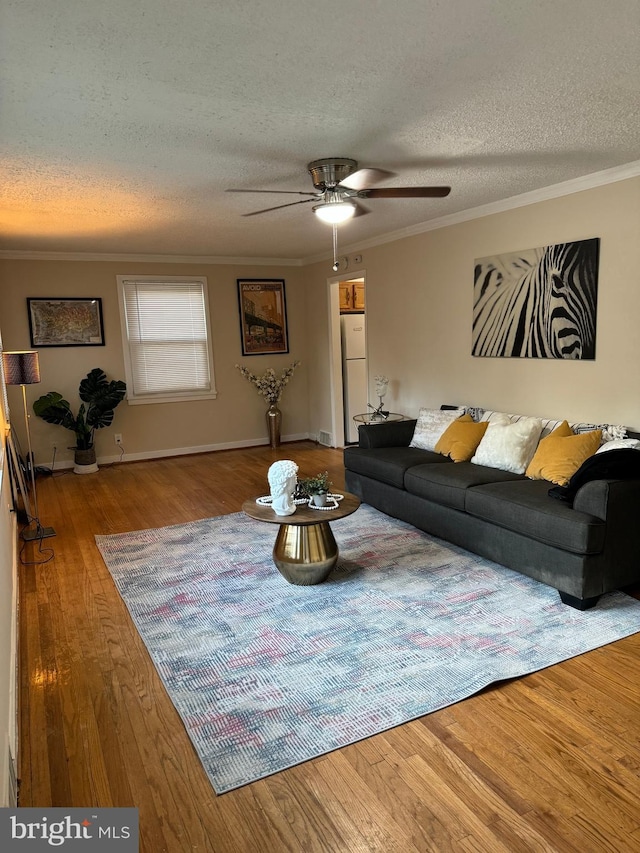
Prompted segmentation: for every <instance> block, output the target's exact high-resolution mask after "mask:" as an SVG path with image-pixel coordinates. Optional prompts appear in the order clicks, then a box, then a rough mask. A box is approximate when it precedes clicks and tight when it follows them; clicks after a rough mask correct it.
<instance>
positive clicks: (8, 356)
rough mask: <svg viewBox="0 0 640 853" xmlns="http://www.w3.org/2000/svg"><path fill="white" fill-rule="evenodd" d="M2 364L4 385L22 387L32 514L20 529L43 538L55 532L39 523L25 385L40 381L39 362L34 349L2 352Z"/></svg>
mask: <svg viewBox="0 0 640 853" xmlns="http://www.w3.org/2000/svg"><path fill="white" fill-rule="evenodd" d="M2 365H3V368H4V381H5V385H20V387H21V388H22V404H23V406H24V422H25V426H26V428H27V447H28V452H29V455H28V457H27V459H28V465H27V467H28V468H29V469H30V471H31V488H32V490H33V508H34V516H33V518H30V519H29V525H28V526H27V527H26V528H25V529H24V530H23V531H22V533H21V536H22V538H23V539H24V540H25V541H27V542H30V541H32V540H33V539H45V538H47V537H48V536H55V535H56V532H55V530H54V529H53V527H43V526H42V525H41V524H40V514H39V512H38V495H37V492H36V475H35V472H34V468H35V462H34V459H33V451H32V450H31V429H30V427H29V411H28V409H27V388H26V386H27V385H35V384H36V383H37V382H40V362H39V361H38V353H37V352H35V350H23V351H22V352H3V353H2ZM32 522H35V525H36V526H35V528H32V529H29V527H30V525H31V523H32Z"/></svg>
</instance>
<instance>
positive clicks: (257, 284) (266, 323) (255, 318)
mask: <svg viewBox="0 0 640 853" xmlns="http://www.w3.org/2000/svg"><path fill="white" fill-rule="evenodd" d="M237 282H238V305H239V309H240V336H241V339H242V355H271V354H274V353H286V352H289V333H288V329H287V303H286V299H285V293H284V279H281V278H253V279H248V278H239V279H237Z"/></svg>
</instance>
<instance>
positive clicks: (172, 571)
mask: <svg viewBox="0 0 640 853" xmlns="http://www.w3.org/2000/svg"><path fill="white" fill-rule="evenodd" d="M332 529H333V531H334V533H335V537H336V540H337V542H338V545H339V547H340V561H339V564H338V566H337V568H336V570H335V571H334V572H333V573H332V574H331V575H330V577H329V579H328V580H327V581H326V582H325V583H323V584H319V585H317V586H292V585H291V584H289V583H287V582H286V580H285V579H284V578H283V577H282V576H281V575H280V574H279V572H278V571H277V570H276V568H275V567H274V565H273V563H272V560H271V550H272V547H273V542H274V538H275V533H276V528H275V527H274V526H273V525H270V524H262V523H260V522H258V521H253V520H252V519H249V518H248V517H246V516H245V515H244V514H242V513H237V514H234V515H225V516H221V517H219V518H210V519H205V520H203V521H197V522H193V523H191V524H183V525H177V526H174V527H165V528H160V529H157V530H142V531H138V532H135V533H124V534H120V535H115V536H97V537H96V540H97V543H98V547H99V548H100V551H101V553H102V555H103V557H104V560H105V562H106V564H107V566H108V568H109V571H110V572H111V574H112V576H113V578H114V580H115V583H116V585H117V587H118V589H119V591H120V594H121V595H122V598H123V599H124V601H125V602H126V605H127V607H128V608H129V611H130V613H131V615H132V617H133V620H134V622H135V624H136V626H137V629H138V631H139V632H140V635H141V636H142V638H143V640H144V642H145V643H146V645H147V648H148V649H149V652H150V654H151V657H152V659H153V661H154V663H155V665H156V667H157V669H158V672H159V673H160V675H161V677H162V679H163V681H164V684H165V686H166V688H167V690H168V693H169V696H170V697H171V699H172V701H173V703H174V704H175V706H176V708H177V710H178V712H179V713H180V715H181V717H182V719H183V721H184V724H185V726H186V728H187V731H188V732H189V735H190V737H191V739H192V741H193V744H194V746H195V748H196V750H197V752H198V754H199V756H200V758H201V760H202V762H203V764H204V767H205V769H206V771H207V773H208V774H209V778H210V779H211V782H212V784H213V787H214V788H215V790H216V791H217V792H218V793H222V792H224V791H229V790H231V789H233V788H237V787H239V786H240V785H244V784H246V783H248V782H252V781H255V780H256V779H260V778H262V777H264V776H268V775H270V774H272V773H276V772H277V771H279V770H283V769H285V768H287V767H291V766H293V765H295V764H298V763H300V762H302V761H306V760H308V759H310V758H314V757H315V756H318V755H322V754H324V753H327V752H330V751H331V750H334V749H337V748H338V747H341V746H345V745H346V744H350V743H354V742H355V741H357V740H361V739H362V738H366V737H368V736H370V735H373V734H375V733H377V732H381V731H384V730H385V729H389V728H391V727H393V726H397V725H399V724H400V723H404V722H407V721H408V720H412V719H415V718H416V717H420V716H423V715H424V714H428V713H430V712H431V711H435V710H437V709H438V708H443V707H445V706H446V705H450V704H452V703H454V702H458V701H460V700H461V699H465V698H467V697H469V696H471V695H473V694H474V693H476V692H477V691H479V690H481V689H482V688H483V687H486V686H487V685H488V684H491V683H492V682H495V681H500V680H502V679H507V678H513V677H515V676H521V675H525V674H526V673H530V672H534V671H536V670H539V669H543V668H544V667H547V666H550V665H551V664H554V663H557V662H559V661H562V660H566V659H567V658H570V657H573V656H575V655H579V654H582V653H583V652H586V651H589V650H590V649H594V648H596V647H598V646H602V645H605V644H607V643H611V642H613V641H614V640H617V639H620V638H622V637H625V636H628V635H630V634H633V633H635V632H637V631H640V601H636V600H635V599H633V598H631V597H629V596H626V595H624V594H622V593H612V594H610V595H607V596H604V597H603V598H602V599H601V601H600V602H599V604H598V605H597V607H596V608H594V609H593V610H588V611H586V612H584V613H580V612H579V611H577V610H574V609H572V608H570V607H566V606H564V605H563V604H561V603H560V600H559V597H558V594H557V592H556V591H555V590H553V589H551V588H550V587H547V586H544V585H542V584H539V583H537V582H536V581H533V580H530V579H529V578H526V577H523V576H522V575H519V574H517V573H515V572H512V571H509V570H508V569H505V568H503V567H501V566H497V565H496V564H494V563H490V562H488V561H486V560H483V559H481V558H479V557H476V556H475V555H473V554H469V553H468V552H466V551H463V550H462V549H460V548H456V547H454V546H451V545H448V544H447V543H445V542H442V541H441V540H436V539H432V538H430V537H429V536H427V535H426V534H424V533H421V532H419V531H417V530H415V529H414V528H413V527H411V526H409V525H407V524H404V523H402V522H399V521H396V520H395V519H391V518H388V517H387V516H385V515H383V514H382V513H379V512H377V511H376V510H374V509H372V508H370V507H368V506H362V507H361V508H360V509H359V510H358V512H357V513H355V515H352V516H350V517H349V518H345V519H342V520H341V521H337V522H334V523H332Z"/></svg>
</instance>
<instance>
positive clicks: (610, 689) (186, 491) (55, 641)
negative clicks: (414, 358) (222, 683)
mask: <svg viewBox="0 0 640 853" xmlns="http://www.w3.org/2000/svg"><path fill="white" fill-rule="evenodd" d="M286 458H293V459H295V460H296V461H297V462H298V464H299V465H300V469H301V474H307V475H310V474H314V473H316V472H317V471H320V470H325V469H327V470H328V471H329V473H330V476H331V478H332V480H333V482H334V485H335V487H336V488H340V487H342V486H344V469H343V467H342V452H341V451H338V450H331V449H327V448H322V447H318V446H317V445H315V444H313V443H311V442H299V443H295V444H290V445H283V447H281V448H279V449H278V450H271V449H269V448H253V449H249V450H241V451H240V450H234V451H222V452H218V453H210V454H203V455H199V456H190V457H178V458H172V459H165V460H155V461H150V462H140V463H134V464H122V465H113V466H111V467H103V468H101V469H100V471H99V473H97V474H92V475H87V476H78V475H74V474H72V473H62V474H61V473H56V474H55V475H54V476H53V477H47V478H41V479H40V480H39V483H38V489H39V492H38V493H39V503H40V512H41V516H42V521H43V523H44V524H47V525H52V526H53V527H54V528H55V529H56V532H57V535H56V537H55V538H52V539H47V540H44V542H43V543H42V550H41V551H40V552H39V550H38V548H37V546H36V545H34V544H27V545H26V546H25V547H24V548H23V551H22V558H23V560H27V561H29V560H42V559H44V558H45V557H46V556H48V555H49V554H48V549H52V550H53V558H52V559H51V560H50V561H49V562H46V563H42V564H39V565H23V566H21V567H20V608H21V612H20V672H21V690H20V699H21V714H20V733H21V749H20V766H19V775H20V805H21V806H49V805H53V806H96V807H98V806H137V807H138V808H139V810H140V827H141V842H140V850H141V851H143V852H144V853H161V851H167V853H182V851H214V853H280V851H294V852H295V853H297V851H304V853H365V851H367V853H368V852H369V851H380V853H382V851H384V853H394V852H395V853H413V851H435V852H436V853H445V851H455V853H460V852H462V853H467V852H468V853H471V851H474V853H479V851H481V853H484V851H487V853H520V851H536V853H543V851H544V853H552V852H553V853H577V851H581V853H633V851H640V780H639V773H640V742H639V735H640V635H636V636H633V637H630V638H628V639H625V640H622V641H620V642H618V643H615V644H612V645H610V646H608V647H605V648H601V649H597V650H596V651H594V652H590V653H589V654H586V655H582V656H581V657H578V658H575V659H573V660H570V661H567V662H565V663H562V664H559V665H557V666H554V667H551V668H549V669H547V670H544V671H543V672H539V673H536V674H534V675H530V676H528V677H526V678H522V679H518V680H515V681H511V682H507V683H503V684H500V685H497V686H494V687H491V688H489V689H487V690H485V691H483V692H482V693H480V694H479V695H477V696H474V697H473V698H471V699H468V700H466V701H464V702H461V703H459V704H457V705H454V706H452V707H450V708H446V709H444V710H442V711H439V712H437V713H434V714H431V715H429V716H427V717H424V718H422V719H420V720H417V721H415V722H412V723H409V724H406V725H403V726H400V727H398V728H396V729H393V730H391V731H388V732H385V733H384V734H380V735H377V736H375V737H372V738H369V739H367V740H364V741H362V742H361V743H358V744H354V745H352V746H349V747H346V748H345V749H341V750H338V751H336V752H334V753H331V754H329V755H325V756H322V757H320V758H318V759H316V760H314V761H309V762H307V763H305V764H302V765H300V766H298V767H294V768H292V769H290V770H287V771H285V772H282V773H278V774H276V775H274V776H272V777H270V778H268V779H264V780H261V781H259V782H255V783H254V784H252V785H247V786H246V787H244V788H241V789H240V790H237V791H232V792H230V793H228V794H223V795H222V796H220V797H217V796H216V795H215V793H214V791H213V789H212V788H211V785H210V784H209V781H208V779H207V778H206V776H205V773H204V771H203V769H202V767H201V765H200V762H199V760H198V758H197V757H196V755H195V753H194V750H193V748H192V746H191V743H190V741H189V738H188V737H187V735H186V733H185V730H184V727H183V725H182V723H181V721H180V719H179V717H178V714H177V713H176V711H175V709H174V707H173V705H172V704H171V702H170V701H169V699H168V698H167V696H166V693H165V691H164V688H163V686H162V684H161V682H160V679H159V677H158V675H157V673H156V671H155V668H154V667H153V665H152V663H151V661H150V659H149V657H148V655H147V652H146V650H145V648H144V646H143V644H142V641H141V640H140V638H139V637H138V634H137V632H136V630H135V629H134V627H133V625H132V623H131V621H130V619H129V616H128V613H127V611H126V608H125V606H124V604H123V603H122V600H121V599H120V596H119V595H118V593H117V592H116V589H115V587H114V585H113V583H112V581H111V578H110V575H109V573H108V571H107V569H106V567H105V566H104V564H103V562H102V559H101V557H100V555H99V553H98V551H97V549H96V546H95V542H94V535H95V534H97V533H101V534H109V533H117V532H122V531H127V530H135V529H141V528H146V527H161V526H164V525H168V524H179V523H182V522H186V521H191V520H194V519H198V518H206V517H210V516H216V515H221V514H224V513H230V512H237V511H239V510H240V507H241V506H242V502H243V501H244V500H245V498H246V497H247V496H249V495H252V494H265V493H266V492H268V488H267V485H266V472H267V469H268V467H269V465H270V464H271V463H272V462H274V461H275V460H276V459H286Z"/></svg>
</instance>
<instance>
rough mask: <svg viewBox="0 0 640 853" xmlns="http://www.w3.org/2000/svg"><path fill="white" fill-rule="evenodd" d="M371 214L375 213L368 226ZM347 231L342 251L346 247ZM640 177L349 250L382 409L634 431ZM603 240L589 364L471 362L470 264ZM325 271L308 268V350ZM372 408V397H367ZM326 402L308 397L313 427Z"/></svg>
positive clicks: (316, 365) (319, 335)
mask: <svg viewBox="0 0 640 853" xmlns="http://www.w3.org/2000/svg"><path fill="white" fill-rule="evenodd" d="M373 215H375V212H374V213H372V216H373ZM347 227H348V226H345V231H344V236H343V237H342V241H343V243H345V244H346V243H348V239H349V238H348V233H347V230H346V229H347ZM639 233H640V178H632V179H629V180H626V181H620V182H618V183H614V184H609V185H607V186H603V187H599V188H596V189H590V190H586V191H583V192H579V193H574V194H572V195H568V196H565V197H562V198H557V199H553V200H549V201H544V202H539V203H537V204H532V205H530V206H528V207H522V208H518V209H515V210H511V211H509V212H503V213H499V214H494V215H491V216H485V217H483V218H481V219H475V220H471V221H468V222H464V223H461V224H457V225H452V226H449V227H446V228H441V229H439V230H434V231H429V232H426V233H424V234H419V235H416V236H412V237H408V238H406V239H403V240H398V241H395V242H390V243H385V244H383V245H380V246H377V247H374V248H366V249H364V250H360V251H358V249H357V247H354V248H353V252H354V253H356V252H357V254H362V257H363V260H362V267H363V268H364V269H365V270H366V287H367V338H368V347H369V363H370V370H369V374H370V377H373V376H374V375H375V374H377V373H384V374H386V375H387V376H389V377H390V379H391V384H390V391H389V395H388V397H387V399H386V400H385V402H386V403H388V404H389V407H390V408H391V409H392V410H393V411H400V412H405V413H407V414H408V415H411V416H415V415H416V414H417V411H418V408H419V407H420V406H431V407H437V406H439V405H440V404H441V403H444V402H449V403H466V404H469V405H480V406H484V407H485V408H492V409H497V410H502V411H509V412H524V413H530V414H534V415H539V416H541V417H545V416H546V417H566V418H568V419H569V420H574V421H609V422H615V423H622V424H625V425H626V426H629V427H632V428H634V429H640V393H638V381H637V378H636V377H637V370H638V366H639V365H640V335H639V334H638V320H639V318H640V281H639V272H638V271H639V270H640V240H639V239H638V234H639ZM590 237H599V238H600V266H599V286H598V314H597V338H596V358H595V360H594V361H569V360H556V359H519V358H515V359H508V358H474V357H472V356H471V322H472V300H473V264H474V259H476V258H482V257H486V256H488V255H493V254H500V253H503V252H509V251H514V250H518V249H528V248H534V247H537V246H545V245H550V244H553V243H562V242H566V241H572V240H581V239H587V238H590ZM330 264H331V262H330V261H329V260H328V261H326V262H323V263H321V264H314V265H313V266H312V267H310V268H308V270H307V273H308V277H309V280H310V283H311V284H312V287H311V289H310V291H309V296H308V305H309V311H310V315H311V312H312V313H313V316H314V318H316V319H315V322H314V323H313V324H310V326H309V336H310V345H311V346H312V347H314V348H317V351H318V352H322V349H323V346H324V340H325V338H326V336H327V334H328V330H327V326H325V325H323V322H322V321H323V319H324V318H326V317H327V316H328V308H327V302H326V300H327V292H328V287H327V280H328V279H329V278H331V277H332V275H333V273H332V272H331V266H330ZM309 374H310V383H311V386H312V388H319V389H324V387H325V384H326V383H327V382H328V378H329V372H328V359H324V360H323V359H316V360H314V362H313V364H311V365H310V366H309ZM372 399H373V397H372ZM330 420H331V415H330V399H329V396H328V394H324V393H322V394H318V395H316V405H315V407H314V411H312V413H311V421H310V428H311V430H312V431H315V430H317V429H318V428H322V429H325V428H327V427H326V424H328V423H330Z"/></svg>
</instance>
